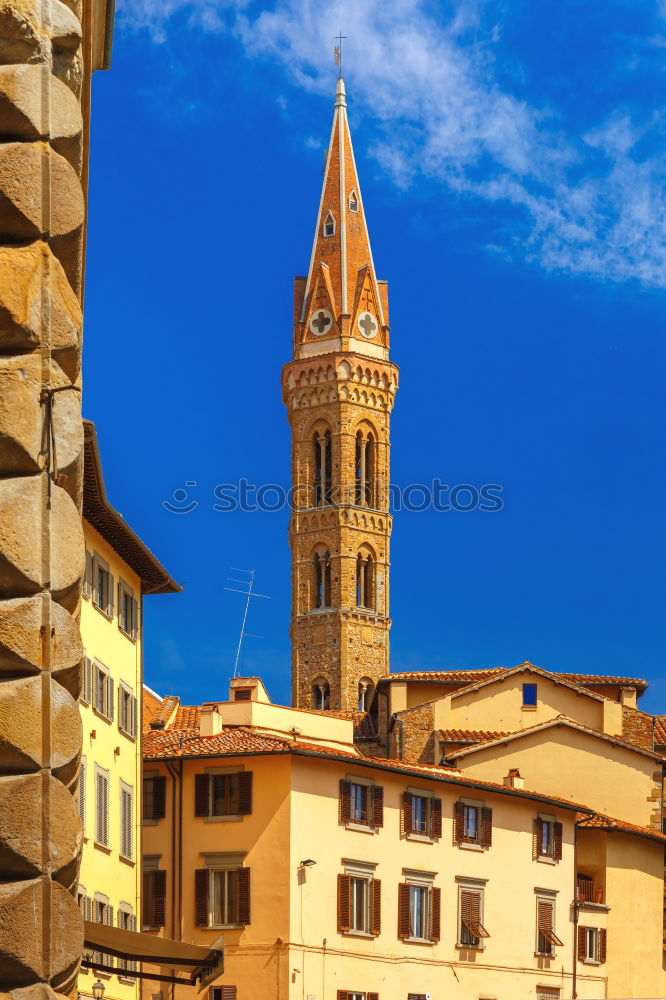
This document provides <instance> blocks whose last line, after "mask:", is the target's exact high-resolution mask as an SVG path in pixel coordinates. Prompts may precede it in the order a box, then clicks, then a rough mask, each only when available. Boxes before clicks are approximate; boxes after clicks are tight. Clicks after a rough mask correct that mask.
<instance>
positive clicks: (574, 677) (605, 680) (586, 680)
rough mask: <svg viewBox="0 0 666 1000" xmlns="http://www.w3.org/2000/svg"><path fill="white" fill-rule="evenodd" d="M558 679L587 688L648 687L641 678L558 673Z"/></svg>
mask: <svg viewBox="0 0 666 1000" xmlns="http://www.w3.org/2000/svg"><path fill="white" fill-rule="evenodd" d="M557 676H558V677H564V679H565V680H570V681H573V682H574V684H583V685H585V686H587V685H588V684H589V685H592V686H593V685H595V684H603V685H606V684H621V685H622V686H623V687H635V688H642V689H643V690H645V688H646V687H647V686H648V682H647V681H645V680H643V679H642V678H641V677H614V676H613V675H612V674H563V673H558V674H557Z"/></svg>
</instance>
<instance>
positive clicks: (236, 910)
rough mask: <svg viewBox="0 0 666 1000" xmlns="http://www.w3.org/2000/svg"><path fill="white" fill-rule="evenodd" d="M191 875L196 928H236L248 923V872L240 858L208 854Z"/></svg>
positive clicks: (240, 855) (241, 856)
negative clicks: (200, 866) (204, 861)
mask: <svg viewBox="0 0 666 1000" xmlns="http://www.w3.org/2000/svg"><path fill="white" fill-rule="evenodd" d="M204 856H205V859H206V867H205V868H201V869H199V870H198V871H195V873H194V892H195V912H196V923H197V926H198V927H239V926H244V925H245V924H249V922H250V869H249V868H246V867H244V865H243V858H244V855H243V854H207V855H204Z"/></svg>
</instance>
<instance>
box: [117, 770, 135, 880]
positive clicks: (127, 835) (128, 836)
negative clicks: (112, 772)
mask: <svg viewBox="0 0 666 1000" xmlns="http://www.w3.org/2000/svg"><path fill="white" fill-rule="evenodd" d="M133 849H134V789H133V788H132V787H131V785H127V784H125V782H124V781H121V782H120V853H121V855H122V856H123V857H124V858H127V859H128V860H130V861H131V859H132V856H133Z"/></svg>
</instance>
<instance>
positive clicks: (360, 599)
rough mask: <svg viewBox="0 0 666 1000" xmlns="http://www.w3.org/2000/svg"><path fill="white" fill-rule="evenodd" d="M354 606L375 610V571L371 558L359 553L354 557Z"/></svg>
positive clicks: (368, 555)
mask: <svg viewBox="0 0 666 1000" xmlns="http://www.w3.org/2000/svg"><path fill="white" fill-rule="evenodd" d="M356 604H357V606H358V607H359V608H368V609H369V610H371V611H374V610H375V570H374V562H373V560H372V556H371V555H370V554H368V553H366V554H365V555H364V554H363V553H362V552H359V554H358V556H357V557H356Z"/></svg>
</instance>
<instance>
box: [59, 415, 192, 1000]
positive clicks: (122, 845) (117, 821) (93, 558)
mask: <svg viewBox="0 0 666 1000" xmlns="http://www.w3.org/2000/svg"><path fill="white" fill-rule="evenodd" d="M84 431H85V472H84V477H85V482H84V502H83V514H84V536H85V546H86V573H85V580H84V589H83V597H84V599H83V601H82V607H81V635H82V639H83V647H84V667H83V684H82V692H81V698H80V708H81V719H82V723H83V752H82V756H81V765H80V770H79V779H78V803H79V815H80V818H81V825H82V829H83V854H82V860H81V871H80V876H79V885H78V890H77V894H78V901H79V906H80V908H81V910H82V912H83V915H84V918H85V919H86V920H93V921H95V922H98V923H103V924H110V925H112V926H115V927H121V928H124V929H127V930H135V929H136V927H137V921H138V918H139V914H140V912H141V803H142V795H141V692H142V682H143V663H142V622H143V597H144V595H145V593H146V592H150V593H174V592H176V591H178V590H180V588H179V587H178V586H177V585H176V584H175V583H174V582H173V580H172V579H171V577H170V576H169V574H168V573H167V572H166V570H165V569H164V568H163V567H162V566H161V565H160V563H159V562H158V561H157V559H155V557H154V556H153V555H152V554H151V553H150V552H149V550H148V549H147V548H146V547H145V545H144V544H143V543H142V542H141V540H140V539H139V538H138V537H137V536H136V535H135V534H134V532H133V531H132V530H131V529H130V528H129V527H128V526H127V524H126V523H125V522H124V520H123V519H122V517H121V516H120V515H119V514H118V513H117V512H116V511H115V510H114V508H113V507H112V506H111V505H110V503H109V502H108V500H107V499H106V493H105V489H104V481H103V478H102V471H101V464H100V456H99V451H98V447H97V441H96V435H95V429H94V426H93V425H92V424H91V423H89V422H87V421H86V422H84ZM89 954H90V953H89ZM91 957H92V958H93V960H94V961H96V962H97V963H99V964H102V965H106V966H108V968H109V970H110V969H113V970H115V971H114V972H110V971H109V972H104V971H97V970H95V971H92V970H90V971H88V970H86V969H85V968H84V969H82V971H81V974H80V977H79V992H80V993H81V994H83V995H92V994H91V989H92V983H93V982H94V981H95V980H96V978H97V977H98V976H100V977H101V978H102V979H103V981H105V988H106V993H105V996H106V997H108V998H111V1000H133V998H135V997H136V995H137V986H136V982H135V980H134V979H133V978H131V977H128V976H125V977H123V975H122V973H123V971H130V970H129V969H128V966H127V963H126V962H125V961H124V960H122V959H117V958H114V957H113V956H111V955H103V954H101V953H92V954H91Z"/></svg>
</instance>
